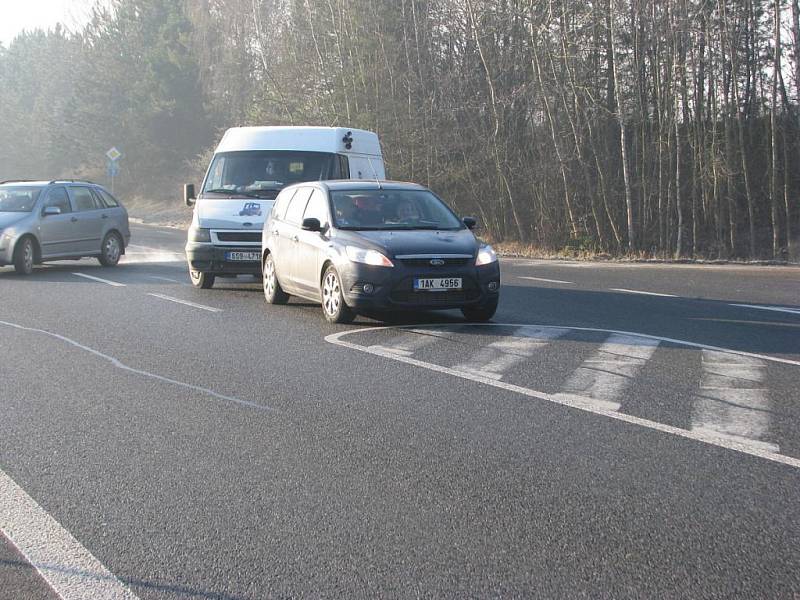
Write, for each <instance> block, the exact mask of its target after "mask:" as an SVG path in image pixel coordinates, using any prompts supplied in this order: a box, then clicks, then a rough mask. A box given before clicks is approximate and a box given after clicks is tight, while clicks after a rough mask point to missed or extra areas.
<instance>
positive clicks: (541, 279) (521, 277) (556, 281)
mask: <svg viewBox="0 0 800 600" xmlns="http://www.w3.org/2000/svg"><path fill="white" fill-rule="evenodd" d="M517 279H528V280H530V281H543V282H545V283H563V284H564V285H575V283H574V282H572V281H562V280H561V279H546V278H544V277H529V276H527V275H517Z"/></svg>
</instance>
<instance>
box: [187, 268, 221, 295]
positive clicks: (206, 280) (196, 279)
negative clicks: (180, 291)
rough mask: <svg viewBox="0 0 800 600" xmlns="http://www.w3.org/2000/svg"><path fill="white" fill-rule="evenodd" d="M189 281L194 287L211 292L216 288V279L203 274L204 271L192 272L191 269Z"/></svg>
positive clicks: (209, 274) (210, 275)
mask: <svg viewBox="0 0 800 600" xmlns="http://www.w3.org/2000/svg"><path fill="white" fill-rule="evenodd" d="M189 279H191V280H192V285H193V286H194V287H196V288H202V289H204V290H210V289H211V288H212V287H214V280H215V279H216V277H215V276H214V275H212V274H211V273H203V272H202V271H192V270H191V269H189Z"/></svg>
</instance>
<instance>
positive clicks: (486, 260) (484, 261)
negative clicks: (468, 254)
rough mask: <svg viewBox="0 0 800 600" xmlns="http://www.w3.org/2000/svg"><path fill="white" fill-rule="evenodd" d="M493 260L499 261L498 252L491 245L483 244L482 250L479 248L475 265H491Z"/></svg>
mask: <svg viewBox="0 0 800 600" xmlns="http://www.w3.org/2000/svg"><path fill="white" fill-rule="evenodd" d="M493 262H497V254H496V253H495V251H494V248H492V247H491V246H489V245H486V246H482V247H481V249H480V250H478V258H476V259H475V266H476V267H481V266H483V265H490V264H492V263H493Z"/></svg>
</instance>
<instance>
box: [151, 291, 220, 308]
mask: <svg viewBox="0 0 800 600" xmlns="http://www.w3.org/2000/svg"><path fill="white" fill-rule="evenodd" d="M147 295H148V296H153V297H154V298H161V299H162V300H169V301H170V302H176V303H177V304H184V305H186V306H191V307H192V308H199V309H200V310H207V311H208V312H214V313H218V312H222V309H221V308H214V307H213V306H206V305H205V304H196V303H195V302H189V301H188V300H181V299H180V298H173V297H172V296H165V295H164V294H153V293H148V294H147Z"/></svg>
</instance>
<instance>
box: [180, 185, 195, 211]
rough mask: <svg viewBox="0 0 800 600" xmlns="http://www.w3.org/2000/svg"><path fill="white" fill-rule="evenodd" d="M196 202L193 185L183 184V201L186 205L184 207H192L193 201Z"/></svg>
mask: <svg viewBox="0 0 800 600" xmlns="http://www.w3.org/2000/svg"><path fill="white" fill-rule="evenodd" d="M196 200H197V196H196V195H195V193H194V184H193V183H184V184H183V201H184V202H185V203H186V206H194V203H195V201H196Z"/></svg>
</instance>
